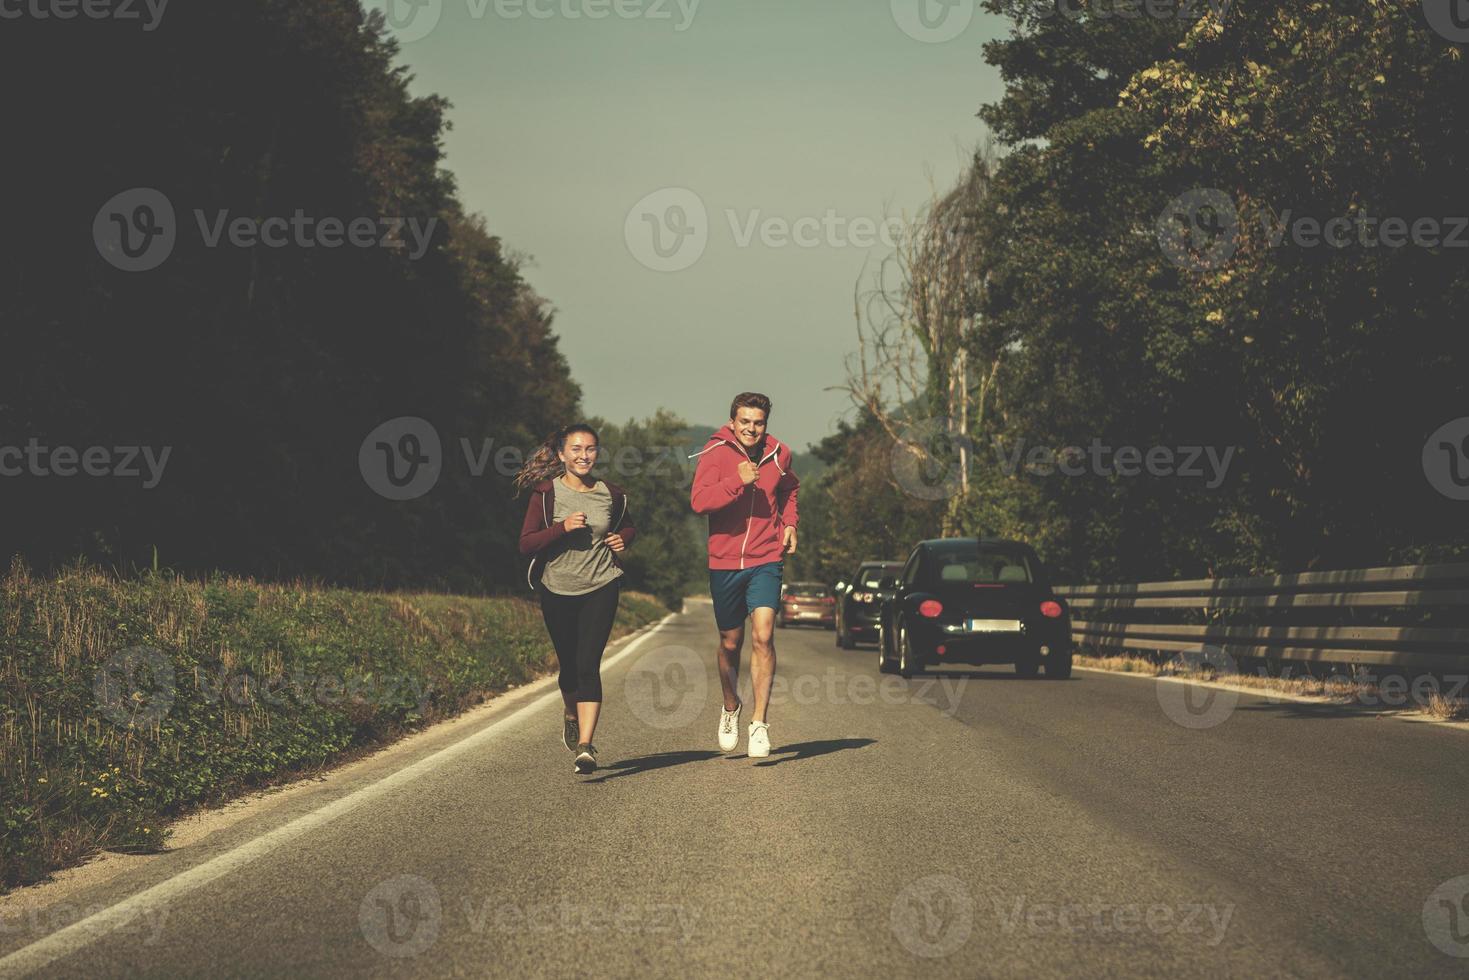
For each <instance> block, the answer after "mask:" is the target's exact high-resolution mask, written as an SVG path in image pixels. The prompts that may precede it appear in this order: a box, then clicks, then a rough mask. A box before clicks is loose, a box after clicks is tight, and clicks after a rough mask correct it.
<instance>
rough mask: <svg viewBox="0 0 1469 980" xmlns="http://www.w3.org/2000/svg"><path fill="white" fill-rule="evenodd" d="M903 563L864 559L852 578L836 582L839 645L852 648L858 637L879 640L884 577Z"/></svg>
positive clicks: (897, 569)
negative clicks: (879, 616)
mask: <svg viewBox="0 0 1469 980" xmlns="http://www.w3.org/2000/svg"><path fill="white" fill-rule="evenodd" d="M902 567H903V563H902V562H900V561H879V560H872V561H864V562H863V563H862V564H861V565H859V566H857V571H856V573H855V574H854V575H853V576H852V577H851V578H850V579H847V580H845V581H842V582H838V583H837V646H839V647H841V648H842V649H843V650H850V649H852V648H853V647H855V646H856V645H857V641H858V640H871V641H873V642H876V641H877V611H878V609H879V608H881V605H882V600H883V591H882V580H883V578H885V577H886V576H888V575H896V574H897V573H898V571H899V569H901V568H902Z"/></svg>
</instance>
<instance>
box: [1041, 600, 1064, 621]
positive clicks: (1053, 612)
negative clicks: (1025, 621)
mask: <svg viewBox="0 0 1469 980" xmlns="http://www.w3.org/2000/svg"><path fill="white" fill-rule="evenodd" d="M1041 615H1042V616H1044V617H1046V618H1047V619H1060V618H1061V603H1059V602H1052V601H1051V600H1049V599H1047V600H1046V601H1045V602H1043V603H1041Z"/></svg>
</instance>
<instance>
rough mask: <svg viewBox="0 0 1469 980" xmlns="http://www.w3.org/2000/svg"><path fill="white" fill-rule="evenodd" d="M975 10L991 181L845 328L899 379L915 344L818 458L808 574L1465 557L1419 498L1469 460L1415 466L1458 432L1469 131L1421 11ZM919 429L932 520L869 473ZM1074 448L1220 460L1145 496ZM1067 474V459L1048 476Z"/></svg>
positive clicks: (1200, 567)
mask: <svg viewBox="0 0 1469 980" xmlns="http://www.w3.org/2000/svg"><path fill="white" fill-rule="evenodd" d="M986 6H987V7H988V8H989V9H990V10H991V11H993V12H996V13H1000V14H1004V15H1007V16H1009V17H1011V18H1012V20H1013V21H1014V23H1015V28H1014V31H1013V32H1012V34H1011V35H1010V36H1009V37H1008V38H1005V39H1002V40H998V41H994V42H992V43H990V44H988V45H987V46H986V48H985V55H986V59H987V60H988V61H989V62H990V63H991V64H993V65H996V66H998V67H999V69H1000V71H1001V73H1002V76H1003V78H1004V81H1005V85H1006V90H1005V93H1004V96H1003V98H1001V99H1000V100H999V101H998V102H996V103H994V104H991V105H986V106H984V107H983V109H982V110H981V112H980V116H981V118H982V119H983V120H984V121H985V122H986V124H987V125H988V127H989V128H990V130H991V132H992V133H993V135H994V138H995V140H996V142H997V143H998V144H999V146H1000V147H1001V148H1002V152H1001V153H1000V154H998V155H996V154H990V153H982V154H980V155H978V156H977V157H976V159H975V161H974V165H973V169H972V170H971V172H970V173H969V174H967V175H966V176H965V178H964V180H963V181H961V182H960V184H959V186H958V187H956V188H955V190H954V191H953V192H952V193H951V194H949V195H948V196H947V197H946V198H944V199H942V200H940V201H937V202H935V205H934V207H933V208H932V209H931V211H930V213H929V214H928V215H927V216H926V220H925V221H924V222H922V223H920V225H919V226H918V227H916V228H915V235H914V237H915V240H916V241H917V243H918V244H917V245H915V246H913V248H912V250H911V254H909V255H907V256H904V259H905V261H903V262H902V263H901V265H902V269H903V271H904V273H905V275H903V276H901V277H899V278H898V282H897V285H896V286H894V285H893V283H892V282H891V281H889V282H887V283H884V284H883V285H882V286H881V289H880V291H881V292H882V293H883V296H884V298H885V299H886V300H888V302H887V303H884V304H882V308H883V309H884V310H896V311H897V316H896V320H895V321H894V322H887V321H883V322H878V323H875V324H874V323H870V322H869V323H867V324H865V325H864V329H865V331H866V333H865V336H868V337H869V338H875V339H876V340H880V341H882V343H873V344H869V348H868V350H867V353H869V354H870V353H872V351H876V352H877V353H878V354H879V355H883V356H885V357H886V359H887V366H888V367H893V365H894V364H895V363H896V365H897V367H896V369H895V370H897V373H899V374H901V370H900V369H901V368H903V366H904V365H903V363H902V358H901V356H900V352H899V353H894V351H897V350H899V348H898V347H897V346H896V344H895V342H894V336H895V335H897V334H906V335H907V336H908V337H909V339H910V340H911V341H912V343H913V346H914V350H915V351H916V358H917V360H918V362H919V364H920V366H921V367H922V368H923V369H924V371H925V374H924V377H925V383H924V384H923V385H921V386H916V387H915V388H914V389H913V391H912V392H911V397H907V398H899V399H894V398H891V397H889V398H888V399H887V400H886V401H884V400H883V399H881V398H879V397H876V396H877V394H878V393H879V388H878V387H877V386H875V385H873V384H871V383H870V375H871V374H872V367H871V363H870V362H867V361H864V370H863V373H862V376H861V377H860V378H858V379H857V382H858V383H854V393H856V394H857V395H858V402H859V405H860V407H861V411H860V413H859V420H858V422H857V424H855V425H854V426H852V427H850V428H849V429H848V430H845V431H844V432H843V433H841V434H839V435H838V436H837V437H835V438H834V439H833V440H829V441H828V445H827V446H825V447H824V452H825V453H826V454H827V455H828V456H829V457H830V458H831V461H832V463H833V465H834V467H835V470H834V473H836V474H844V475H840V476H838V477H834V478H833V479H832V480H830V481H829V482H828V485H827V486H826V487H825V488H824V494H823V495H817V494H812V495H811V496H810V501H811V504H812V508H813V509H808V510H807V511H806V513H807V514H808V515H811V516H812V519H814V520H817V521H825V522H827V523H828V524H830V525H832V526H833V527H837V526H845V527H846V528H847V533H846V534H844V535H841V534H839V535H837V536H836V538H835V543H833V544H831V545H826V544H822V545H820V546H818V548H817V549H813V551H812V553H811V554H809V555H808V556H807V557H806V559H805V561H806V562H807V563H809V564H808V567H809V568H811V570H812V572H813V573H815V574H822V575H824V576H825V577H827V578H831V579H835V578H837V577H840V576H841V575H842V574H843V573H846V572H848V571H850V569H849V568H848V567H847V566H848V565H850V563H851V558H852V557H853V554H854V553H855V552H856V551H862V552H870V553H872V554H874V555H876V554H877V553H880V552H888V553H893V554H897V553H906V551H907V549H908V546H909V545H910V544H911V541H912V540H913V539H914V538H917V537H923V536H929V535H936V534H939V533H942V532H946V531H947V532H956V533H994V534H1003V535H1012V536H1018V537H1021V538H1025V539H1028V540H1031V541H1033V542H1034V543H1036V544H1037V545H1038V546H1039V547H1040V548H1041V549H1042V550H1043V551H1044V552H1045V553H1047V555H1048V556H1049V557H1051V558H1052V559H1053V560H1054V562H1055V563H1056V564H1057V565H1058V566H1059V567H1060V568H1061V570H1062V572H1063V574H1065V575H1066V576H1067V577H1069V578H1073V579H1076V580H1107V579H1111V580H1134V581H1135V580H1139V579H1149V578H1162V577H1170V576H1179V575H1183V576H1196V575H1197V576H1203V575H1210V574H1227V573H1242V572H1265V571H1278V570H1283V571H1293V570H1301V569H1307V568H1312V567H1317V568H1328V567H1352V566H1363V565H1370V564H1385V563H1397V562H1409V561H1414V560H1421V559H1436V558H1444V557H1449V556H1452V555H1456V554H1462V551H1463V548H1464V546H1465V545H1466V544H1469V522H1466V521H1465V520H1464V513H1465V512H1464V510H1463V508H1464V507H1466V506H1469V504H1465V503H1463V502H1462V501H1459V500H1454V499H1450V497H1449V495H1448V494H1447V493H1444V492H1440V485H1443V486H1447V487H1448V489H1449V490H1452V489H1453V487H1452V486H1450V485H1449V484H1446V483H1445V481H1454V480H1455V479H1457V480H1459V481H1464V480H1465V479H1469V478H1466V477H1465V476H1464V473H1466V472H1469V445H1462V446H1460V445H1457V443H1458V441H1459V440H1460V439H1462V438H1463V436H1464V434H1465V433H1459V434H1458V435H1456V436H1454V437H1453V439H1452V442H1453V443H1454V445H1452V446H1449V447H1446V446H1444V445H1442V444H1439V445H1430V444H1429V443H1430V435H1431V434H1433V433H1435V432H1436V430H1438V429H1439V428H1440V426H1442V425H1444V424H1445V423H1448V422H1450V421H1452V420H1455V419H1458V418H1463V417H1465V416H1469V397H1466V395H1469V371H1466V365H1469V360H1466V356H1465V355H1466V352H1469V339H1466V336H1465V331H1464V312H1463V311H1464V309H1465V308H1466V306H1465V304H1466V300H1469V247H1466V246H1469V234H1466V233H1465V230H1464V229H1463V228H1462V227H1461V223H1462V222H1463V220H1464V216H1465V214H1466V211H1465V207H1464V196H1463V189H1464V187H1465V186H1466V185H1469V160H1466V157H1465V155H1464V152H1463V134H1464V132H1465V131H1466V119H1465V112H1466V109H1465V106H1464V102H1463V100H1462V99H1455V98H1452V97H1449V96H1447V95H1446V93H1451V92H1463V91H1465V90H1466V82H1469V77H1466V74H1469V73H1466V65H1465V58H1464V50H1463V48H1462V47H1460V46H1456V45H1454V44H1452V43H1450V41H1449V40H1447V39H1446V38H1445V37H1444V36H1441V35H1440V33H1438V32H1436V31H1435V30H1434V29H1433V28H1432V27H1431V26H1430V25H1429V24H1427V23H1426V22H1425V20H1424V14H1423V8H1422V5H1420V4H1419V3H1417V2H1416V0H1369V2H1366V3H1362V4H1353V5H1348V6H1345V7H1343V6H1340V5H1331V4H1324V3H1288V4H1234V5H1231V6H1229V7H1228V9H1227V12H1226V13H1224V15H1223V17H1222V18H1221V17H1220V16H1219V15H1218V13H1217V12H1213V13H1210V14H1209V15H1208V16H1206V17H1205V18H1204V19H1202V20H1200V21H1198V22H1197V23H1186V22H1182V21H1179V20H1178V19H1176V18H1175V19H1159V18H1155V17H1151V16H1146V15H1144V14H1143V13H1139V15H1138V16H1136V17H1119V16H1101V15H1100V14H1101V13H1107V12H1109V11H1111V5H1108V7H1107V11H1097V12H1094V11H1093V10H1092V8H1091V5H1090V4H1088V3H1087V2H1085V0H1081V2H1076V3H1071V4H1068V5H1066V9H1067V10H1068V11H1072V12H1074V13H1075V15H1074V16H1072V15H1070V14H1067V15H1061V14H1058V13H1057V11H1056V9H1055V8H1053V7H1052V6H1050V5H1047V4H1034V3H1030V2H1025V0H990V2H988V3H987V4H986ZM1212 6H1214V5H1211V7H1212ZM1138 9H1139V10H1140V11H1141V10H1142V8H1138ZM1196 9H1199V10H1203V9H1204V5H1196ZM1048 15H1049V16H1048ZM1302 218H1306V219H1311V220H1310V221H1306V222H1304V223H1302V222H1301V219H1302ZM1337 218H1340V219H1344V220H1343V221H1341V222H1339V224H1338V227H1337V234H1336V237H1335V239H1334V242H1335V243H1332V242H1328V241H1326V240H1324V239H1325V236H1324V235H1323V234H1322V231H1323V229H1324V228H1325V226H1326V225H1327V223H1328V222H1330V221H1331V220H1332V219H1337ZM1387 218H1397V219H1400V220H1401V222H1402V224H1401V225H1400V226H1399V227H1400V228H1406V229H1408V234H1406V235H1404V234H1403V233H1402V232H1401V231H1400V232H1398V233H1397V234H1396V235H1395V236H1394V234H1393V232H1392V231H1391V230H1390V229H1389V228H1388V227H1387V226H1385V225H1384V224H1383V222H1384V219H1387ZM1455 218H1457V219H1458V220H1457V221H1456V220H1455ZM1425 219H1427V220H1429V221H1431V222H1432V223H1433V224H1432V225H1428V224H1424V225H1422V226H1421V227H1422V228H1423V229H1424V230H1425V234H1423V235H1422V236H1419V235H1418V233H1417V232H1416V231H1414V228H1415V223H1416V222H1420V221H1424V220H1425ZM1311 221H1314V222H1315V225H1314V227H1315V229H1316V231H1315V232H1314V234H1313V232H1312V227H1313V226H1312V224H1311ZM955 277H958V278H961V279H962V280H963V281H962V282H960V283H957V284H956V283H954V282H952V281H951V280H952V279H954V278H955ZM935 297H938V298H939V300H941V302H938V303H936V302H935ZM879 360H881V358H879ZM864 380H866V381H868V382H869V383H865V384H864V383H861V382H863V381H864ZM898 390H899V391H900V393H901V388H899V389H898ZM914 417H916V418H920V419H940V420H942V424H940V425H938V426H937V427H930V431H929V432H927V433H926V434H922V433H921V434H920V435H919V436H916V437H911V439H912V441H913V442H915V443H916V444H919V445H921V446H923V447H924V449H925V451H926V453H927V455H928V459H927V460H926V465H927V466H928V467H929V469H930V471H931V472H930V473H929V476H928V478H929V480H930V482H934V481H937V480H938V479H939V478H940V477H941V476H942V475H943V474H944V473H945V472H948V471H950V470H952V469H953V467H954V466H956V465H957V459H958V453H959V452H961V451H962V452H964V453H965V454H967V457H968V458H967V460H966V464H967V470H968V479H967V482H965V483H963V484H961V485H959V486H956V487H955V488H954V492H953V493H951V494H948V495H947V496H946V497H945V499H943V500H940V501H937V502H935V501H932V500H925V499H922V498H921V495H918V496H915V495H914V493H913V492H912V488H911V486H908V487H905V481H904V480H902V479H899V478H895V477H894V476H893V468H892V466H891V460H890V456H891V453H890V452H887V451H884V447H887V448H889V449H890V448H891V447H892V446H894V445H895V440H901V439H904V438H906V437H905V433H904V432H903V431H902V425H901V423H902V422H903V420H904V419H911V418H914ZM1465 441H1469V440H1465ZM1094 444H1096V445H1098V446H1099V447H1102V448H1106V449H1109V450H1111V451H1113V452H1115V450H1116V449H1117V448H1118V447H1123V446H1131V447H1137V449H1138V451H1139V452H1140V453H1142V454H1146V453H1147V452H1149V451H1150V450H1152V449H1155V448H1163V449H1168V450H1170V451H1172V454H1173V455H1172V461H1171V462H1172V465H1173V467H1174V468H1175V469H1176V468H1177V467H1178V466H1179V465H1181V464H1182V463H1183V461H1184V458H1185V457H1184V452H1186V451H1187V450H1186V448H1185V447H1205V448H1208V447H1212V448H1213V449H1214V450H1215V453H1216V457H1215V458H1216V459H1217V460H1221V461H1222V460H1224V459H1226V454H1229V455H1228V456H1227V464H1225V465H1223V466H1217V465H1216V466H1214V467H1213V468H1212V469H1213V472H1211V467H1210V465H1209V462H1208V457H1207V456H1204V457H1201V458H1200V459H1199V460H1198V461H1197V466H1196V468H1197V469H1201V470H1203V474H1202V475H1200V476H1196V477H1187V476H1180V475H1171V476H1161V475H1148V469H1149V468H1148V466H1147V465H1146V461H1145V458H1144V459H1141V460H1133V459H1131V458H1130V457H1129V458H1128V459H1127V460H1121V459H1118V458H1117V457H1116V456H1115V455H1113V454H1111V453H1096V454H1095V458H1097V459H1100V460H1101V463H1100V465H1098V464H1096V463H1094V462H1093V456H1094V453H1093V450H1092V449H1091V447H1092V446H1093V445H1094ZM956 447H959V448H956ZM1066 447H1078V448H1080V449H1081V450H1083V451H1084V453H1085V455H1081V456H1078V455H1068V456H1064V457H1063V458H1062V459H1058V460H1053V459H1051V458H1050V457H1049V456H1048V453H1051V452H1052V451H1060V450H1064V449H1065V448H1066ZM1038 448H1039V449H1040V452H1039V453H1038V455H1036V456H1034V457H1032V456H1031V453H1032V452H1033V451H1035V450H1037V449H1038ZM1017 450H1021V451H1022V452H1023V455H1022V456H1019V457H1017V456H1016V455H1015V453H1016V451H1017ZM1456 453H1457V454H1458V458H1457V459H1455V458H1453V457H1454V455H1455V454H1456ZM1017 458H1018V459H1019V461H1020V465H1018V466H1016V465H1015V464H1014V461H1015V460H1016V459H1017ZM1163 458H1164V457H1163V456H1161V455H1160V456H1159V457H1158V460H1159V461H1160V462H1161V461H1162V460H1163ZM1063 461H1064V462H1066V463H1067V464H1068V467H1069V468H1070V469H1071V470H1072V472H1073V473H1074V474H1075V475H1065V474H1064V473H1062V472H1061V470H1060V465H1059V464H1060V463H1061V462H1063ZM1118 463H1122V464H1123V467H1124V468H1125V469H1127V470H1140V471H1141V472H1140V473H1139V475H1136V476H1120V475H1117V472H1116V467H1117V465H1118ZM1157 468H1159V469H1162V468H1163V467H1161V466H1160V467H1157ZM862 470H867V471H870V472H868V473H867V474H866V475H865V476H861V477H859V476H857V475H856V474H857V472H858V471H862ZM1078 471H1079V472H1078ZM1216 476H1217V477H1218V479H1217V480H1216V479H1215V477H1216ZM908 482H909V483H911V481H908ZM1211 484H1214V485H1211ZM1459 486H1460V487H1462V482H1461V483H1460V484H1459ZM818 502H820V506H821V507H823V508H824V509H825V510H826V511H827V512H828V513H825V514H822V513H818V512H816V511H815V509H814V508H815V507H816V506H817V505H818ZM854 538H856V539H858V541H860V543H856V544H854V541H853V539H854ZM804 540H806V541H811V542H813V543H815V542H816V541H817V540H818V538H817V537H816V536H815V535H814V534H808V535H806V537H805V538H804ZM864 556H865V554H864Z"/></svg>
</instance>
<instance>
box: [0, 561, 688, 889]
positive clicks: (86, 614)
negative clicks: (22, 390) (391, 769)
mask: <svg viewBox="0 0 1469 980" xmlns="http://www.w3.org/2000/svg"><path fill="white" fill-rule="evenodd" d="M664 612H665V610H664V608H663V607H662V606H661V605H660V604H659V603H658V602H657V601H656V600H654V599H653V598H652V597H651V596H645V595H641V594H637V593H624V594H623V599H622V604H621V609H620V610H619V612H618V618H617V625H616V628H615V630H614V634H613V635H614V636H621V635H624V634H626V633H628V632H630V631H632V630H634V629H637V628H638V627H640V626H642V625H644V624H646V623H649V622H652V621H655V620H657V619H659V618H660V617H661V616H662V615H663V614H664ZM554 662H555V661H554V657H553V655H552V652H551V648H550V644H549V642H548V640H547V639H546V635H545V627H544V625H543V623H542V622H541V617H540V612H539V610H538V609H537V608H536V606H535V605H534V604H533V603H532V602H529V601H527V600H525V599H522V598H510V597H493V598H472V597H465V596H452V595H435V594H389V593H369V592H354V591H349V590H345V589H329V588H314V587H310V586H306V585H302V584H293V585H271V584H264V583H259V582H254V581H250V580H247V579H240V578H232V577H224V576H219V577H215V578H213V579H211V580H210V581H208V582H197V581H188V580H185V579H181V578H178V577H175V576H172V575H168V574H163V575H150V576H146V577H144V578H142V579H140V580H123V579H118V578H116V577H114V576H111V575H108V574H106V573H103V572H101V571H98V570H96V569H93V568H88V567H78V568H75V569H71V570H68V571H67V572H65V573H63V574H60V575H58V576H56V577H53V578H41V577H37V576H34V575H32V574H31V573H30V572H28V571H27V570H26V569H25V568H24V567H23V566H22V565H20V564H19V563H17V564H16V565H14V566H12V568H11V570H10V572H9V574H8V575H6V576H5V577H4V578H3V579H0V669H3V674H0V711H3V715H0V732H3V739H4V755H3V762H0V798H3V805H0V819H3V821H4V822H3V827H0V830H3V839H4V849H3V852H0V890H4V889H8V888H10V887H13V886H14V885H17V884H24V883H28V882H33V881H36V880H39V879H41V878H43V877H45V875H46V874H47V873H48V872H50V871H52V870H55V869H57V868H62V867H66V866H69V865H74V864H76V863H78V862H80V861H82V860H83V859H84V858H86V857H87V856H88V855H89V854H91V853H93V852H95V851H97V850H99V849H108V850H119V851H151V850H157V849H158V848H159V847H161V846H162V844H163V843H164V840H165V838H166V836H167V830H166V825H167V823H168V821H169V820H170V819H172V818H174V817H176V816H178V815H180V814H182V813H184V812H187V811H188V810H189V809H191V808H194V807H197V806H199V805H204V804H212V803H218V802H221V801H224V800H226V799H229V798H230V797H233V796H236V795H239V794H240V793H242V792H244V791H246V790H248V789H251V788H254V787H259V786H262V785H267V784H270V783H276V782H281V781H284V780H288V779H292V778H296V777H298V776H300V775H304V774H308V773H311V772H314V771H317V770H320V769H321V768H323V767H325V766H328V765H331V764H334V763H338V762H340V761H342V760H344V759H346V758H350V757H351V756H352V755H354V754H360V752H361V751H363V750H364V749H367V748H370V747H373V746H377V745H381V744H384V743H386V742H389V741H392V740H393V739H395V738H397V737H398V736H400V735H401V734H403V733H405V732H407V731H411V730H413V729H415V728H417V727H420V726H422V725H425V724H427V723H429V722H432V721H434V720H436V719H441V718H445V717H448V716H451V715H454V714H456V713H458V712H461V711H463V710H465V709H466V708H469V707H472V706H474V705H475V704H477V703H479V702H481V701H483V700H484V699H485V698H486V696H488V695H490V694H492V693H494V692H496V691H502V690H504V689H505V688H507V687H509V686H511V685H514V684H518V683H521V682H524V681H527V680H530V679H532V678H533V677H535V676H536V675H537V674H538V673H540V672H542V671H544V670H546V669H549V668H550V667H552V665H554Z"/></svg>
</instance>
